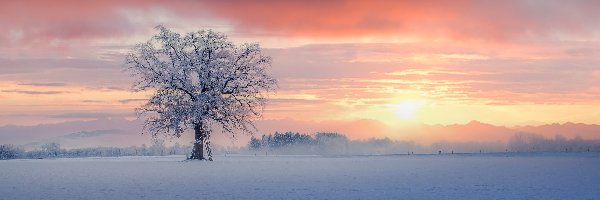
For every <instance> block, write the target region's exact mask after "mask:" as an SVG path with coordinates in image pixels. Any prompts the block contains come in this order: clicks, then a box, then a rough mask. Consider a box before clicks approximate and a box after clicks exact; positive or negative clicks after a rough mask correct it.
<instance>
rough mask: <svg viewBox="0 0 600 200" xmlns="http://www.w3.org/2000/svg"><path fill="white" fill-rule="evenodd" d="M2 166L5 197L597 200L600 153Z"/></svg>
mask: <svg viewBox="0 0 600 200" xmlns="http://www.w3.org/2000/svg"><path fill="white" fill-rule="evenodd" d="M183 159H184V158H183V157H121V158H71V159H55V160H51V159H50V160H48V159H46V160H5V161H0V199H115V200H116V199H600V154H598V153H562V154H561V153H557V154H465V155H456V154H454V155H411V156H406V155H397V156H354V157H352V156H350V157H321V156H269V157H265V156H256V157H255V156H227V157H223V156H218V157H215V161H214V162H202V161H193V162H185V161H182V160H183Z"/></svg>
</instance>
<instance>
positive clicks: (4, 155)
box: [0, 140, 191, 160]
mask: <svg viewBox="0 0 600 200" xmlns="http://www.w3.org/2000/svg"><path fill="white" fill-rule="evenodd" d="M190 148H191V147H190V146H182V145H179V144H178V143H176V144H175V145H173V146H170V147H166V146H165V145H164V142H163V141H161V140H156V141H155V142H153V143H152V145H150V146H146V145H142V146H140V147H137V146H132V147H94V148H77V149H63V148H61V146H60V144H58V143H48V144H44V145H41V147H40V148H39V149H36V150H31V151H25V150H24V149H22V148H20V147H18V146H15V145H10V144H3V145H0V160H7V159H43V158H78V157H119V156H166V155H185V154H187V153H189V151H190Z"/></svg>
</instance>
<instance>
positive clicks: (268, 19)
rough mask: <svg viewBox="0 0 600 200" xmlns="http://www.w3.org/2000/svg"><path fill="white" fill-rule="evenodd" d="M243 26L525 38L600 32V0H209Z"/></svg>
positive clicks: (315, 33)
mask: <svg viewBox="0 0 600 200" xmlns="http://www.w3.org/2000/svg"><path fill="white" fill-rule="evenodd" d="M207 3H208V4H207V5H208V6H209V7H210V8H211V9H213V10H212V13H213V14H215V15H217V16H220V17H223V18H227V19H229V20H231V21H232V22H233V23H234V24H235V27H236V28H237V29H240V30H243V31H256V32H270V33H274V34H281V35H290V36H301V37H327V38H337V37H364V36H374V37H377V36H397V37H404V36H409V37H421V38H423V37H424V38H432V37H434V38H435V37H437V38H440V37H441V38H454V39H483V40H505V39H513V40H520V39H522V38H523V37H530V36H531V37H556V36H561V34H575V35H588V34H589V33H590V32H595V33H598V31H599V29H598V25H600V24H599V23H598V21H597V20H595V19H598V18H599V17H600V13H598V12H597V10H596V9H593V8H598V6H600V5H598V4H599V2H597V1H569V2H563V1H467V0H462V1H443V2H439V1H341V0H339V1H308V2H307V1H302V2H296V1H264V2H261V3H257V2H253V1H208V2H207Z"/></svg>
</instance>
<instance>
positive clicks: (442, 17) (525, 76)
mask: <svg viewBox="0 0 600 200" xmlns="http://www.w3.org/2000/svg"><path fill="white" fill-rule="evenodd" d="M599 9H600V2H599V1H591V0H590V1H578V0H574V1H558V0H556V1H554V0H544V1H541V0H540V1H531V0H524V1H487V0H484V1H461V0H457V1H338V0H332V1H311V0H309V1H241V0H240V1H236V0H234V1H111V0H107V1H61V0H59V1H28V0H24V1H1V2H0V27H2V28H0V126H1V125H8V124H12V125H39V124H48V123H62V122H69V121H81V120H96V119H106V118H126V119H134V118H135V115H134V108H136V107H137V106H139V105H140V104H141V103H143V102H144V100H145V99H146V98H148V94H147V93H134V92H132V90H131V86H132V83H133V81H134V80H133V78H131V77H130V76H128V75H127V73H125V72H124V71H123V69H124V59H125V56H124V55H125V54H126V53H127V52H128V51H129V49H130V48H131V47H132V46H133V45H135V44H136V43H140V42H144V41H146V40H147V39H149V38H150V37H151V36H152V34H154V33H156V32H157V31H156V30H155V29H154V27H155V26H157V25H159V24H162V25H164V26H165V27H168V28H170V29H173V30H175V31H177V32H181V33H184V32H189V31H197V30H200V29H214V30H216V31H220V32H224V33H226V34H227V35H228V36H229V38H230V39H231V40H232V41H234V42H235V43H237V44H242V43H246V42H256V43H259V44H260V45H261V47H262V48H263V51H264V52H265V54H267V55H270V56H271V57H272V58H273V65H272V68H271V69H270V72H271V74H272V75H273V76H274V77H276V78H277V79H278V82H279V90H278V91H277V92H276V93H274V94H271V95H270V99H271V100H270V102H269V104H268V105H267V107H266V108H265V111H264V120H288V121H309V122H315V123H320V124H327V123H331V124H333V123H340V122H345V121H357V120H359V121H360V120H368V121H373V122H377V123H381V124H384V125H385V126H389V127H402V126H410V125H414V124H441V125H451V124H466V123H469V122H471V121H473V120H475V121H480V122H485V123H489V124H494V125H500V126H509V127H513V126H524V125H542V124H550V123H566V122H575V123H586V124H600V20H598V19H600V12H598V10H599ZM365 134H368V133H365Z"/></svg>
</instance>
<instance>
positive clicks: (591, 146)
mask: <svg viewBox="0 0 600 200" xmlns="http://www.w3.org/2000/svg"><path fill="white" fill-rule="evenodd" d="M248 149H249V150H250V151H251V152H254V153H258V152H259V151H261V152H264V153H265V154H268V153H269V152H271V153H274V154H317V155H374V154H413V153H436V154H437V153H488V152H591V151H593V152H599V151H600V140H585V139H581V138H578V137H576V138H572V139H568V138H565V137H563V136H560V135H558V136H556V137H555V138H544V137H543V136H541V135H537V134H532V133H516V134H514V135H513V136H512V137H511V138H510V140H509V141H508V142H507V143H503V142H436V143H433V144H431V145H429V146H423V145H418V144H416V143H415V142H413V141H399V140H391V139H389V138H383V139H377V138H371V139H367V140H349V139H348V138H347V137H346V136H345V135H343V134H339V133H316V134H314V135H309V134H302V133H297V132H285V133H279V132H276V133H274V134H268V135H262V136H260V137H258V138H257V137H254V136H253V137H252V138H250V141H249V142H248Z"/></svg>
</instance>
